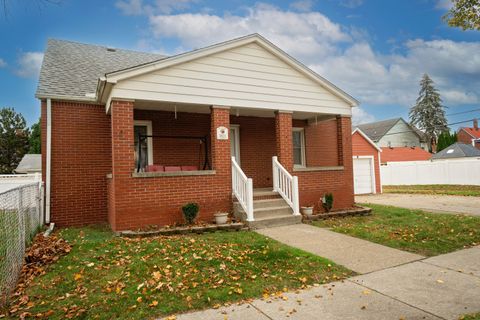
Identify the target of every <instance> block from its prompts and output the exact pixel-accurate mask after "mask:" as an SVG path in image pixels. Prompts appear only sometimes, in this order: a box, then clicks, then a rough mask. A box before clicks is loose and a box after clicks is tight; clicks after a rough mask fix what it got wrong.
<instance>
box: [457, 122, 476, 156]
mask: <svg viewBox="0 0 480 320" xmlns="http://www.w3.org/2000/svg"><path fill="white" fill-rule="evenodd" d="M457 141H458V142H461V143H465V144H471V145H472V146H474V147H475V148H477V149H480V129H479V128H478V120H477V119H475V120H473V127H472V128H469V127H462V128H460V129H458V132H457Z"/></svg>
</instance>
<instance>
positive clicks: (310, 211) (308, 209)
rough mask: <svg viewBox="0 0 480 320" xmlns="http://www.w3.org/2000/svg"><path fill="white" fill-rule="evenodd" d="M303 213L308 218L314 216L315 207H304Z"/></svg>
mask: <svg viewBox="0 0 480 320" xmlns="http://www.w3.org/2000/svg"><path fill="white" fill-rule="evenodd" d="M301 210H302V213H303V214H304V215H307V216H311V215H313V207H302V208H301Z"/></svg>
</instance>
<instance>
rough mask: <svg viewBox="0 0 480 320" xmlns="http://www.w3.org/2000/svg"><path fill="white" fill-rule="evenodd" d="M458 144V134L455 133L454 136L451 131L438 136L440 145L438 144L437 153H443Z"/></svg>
mask: <svg viewBox="0 0 480 320" xmlns="http://www.w3.org/2000/svg"><path fill="white" fill-rule="evenodd" d="M455 142H457V133H456V132H454V133H453V134H451V133H450V131H444V132H442V133H440V135H439V136H438V144H437V152H440V151H442V150H443V149H445V148H446V147H448V146H450V145H452V144H454V143H455Z"/></svg>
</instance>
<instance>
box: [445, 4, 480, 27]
mask: <svg viewBox="0 0 480 320" xmlns="http://www.w3.org/2000/svg"><path fill="white" fill-rule="evenodd" d="M452 3H453V7H452V8H451V9H450V10H449V11H448V12H447V14H445V15H444V16H443V19H444V20H445V21H447V23H448V25H449V26H451V27H458V28H462V29H463V30H480V0H452Z"/></svg>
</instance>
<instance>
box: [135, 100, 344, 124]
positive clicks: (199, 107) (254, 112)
mask: <svg viewBox="0 0 480 320" xmlns="http://www.w3.org/2000/svg"><path fill="white" fill-rule="evenodd" d="M175 107H176V110H177V112H189V113H204V114H209V113H210V105H204V104H186V103H176V102H168V101H148V100H136V101H135V109H141V110H157V111H169V112H175ZM230 114H231V115H237V116H244V117H262V118H273V117H275V111H274V110H266V109H259V108H254V107H252V108H237V107H232V108H230ZM315 117H316V118H317V120H323V119H327V118H331V117H335V115H334V114H324V113H312V112H298V111H295V112H293V119H298V120H308V119H315Z"/></svg>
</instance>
